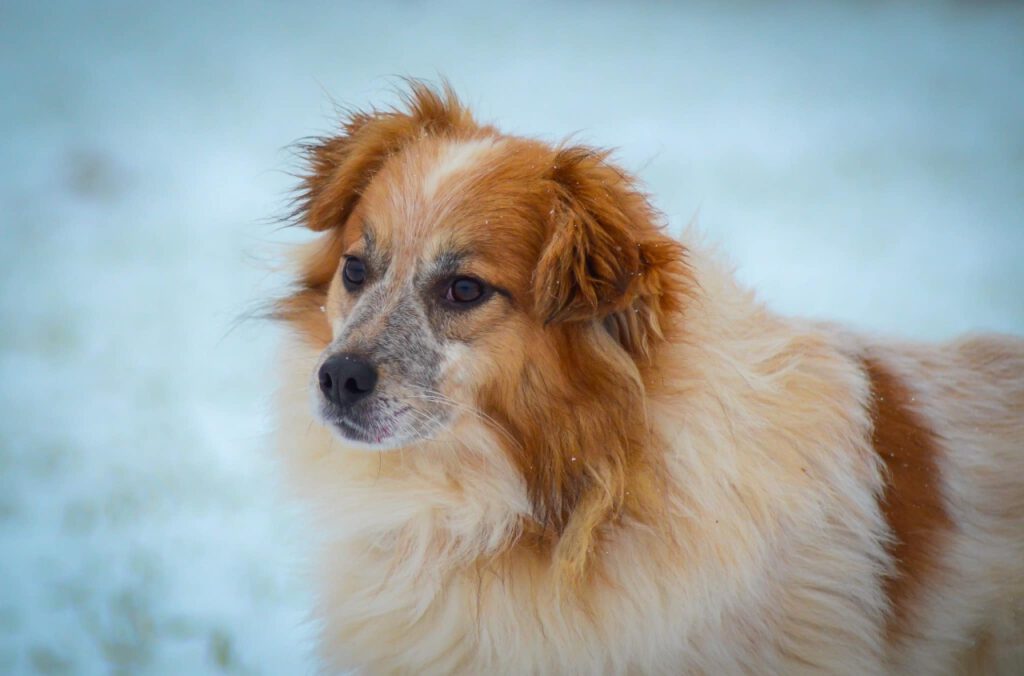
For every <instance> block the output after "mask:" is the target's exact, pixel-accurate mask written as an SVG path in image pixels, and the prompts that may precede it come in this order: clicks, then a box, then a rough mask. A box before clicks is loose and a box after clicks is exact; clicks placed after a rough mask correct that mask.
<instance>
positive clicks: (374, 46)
mask: <svg viewBox="0 0 1024 676" xmlns="http://www.w3.org/2000/svg"><path fill="white" fill-rule="evenodd" d="M1022 36H1024V5H1021V4H1018V3H995V2H992V3H989V2H921V3H915V4H903V3H879V2H849V3H837V4H832V3H823V2H814V3H812V2H807V3H797V4H790V3H785V4H783V3H759V2H752V1H751V2H735V3H728V4H727V6H723V5H722V4H721V3H712V2H707V3H686V4H682V3H664V2H636V3H610V2H587V3H584V2H574V3H557V4H556V3H544V4H540V3H525V4H519V3H516V4H511V3H510V4H506V5H502V6H500V7H499V6H496V5H494V6H492V5H491V4H489V3H473V2H465V3H450V2H446V3H440V4H435V3H422V2H402V3H396V2H383V1H378V2H373V3H368V4H360V5H356V4H349V3H338V2H324V3H298V2H263V3H213V2H203V3H189V2H176V3H160V4H158V3H150V2H131V3H129V2H125V3H97V2H82V3H72V2H64V3H44V2H38V3H37V2H28V1H25V2H15V1H14V0H7V1H5V2H3V3H2V4H0V125H2V131H3V133H2V134H0V284H2V286H0V322H2V323H0V672H3V673H35V672H38V673H53V674H56V673H131V674H140V673H167V674H182V673H188V674H198V673H220V672H227V673H265V674H296V673H307V672H309V671H311V670H312V668H313V666H312V661H311V660H310V659H309V656H308V648H309V635H310V629H309V627H308V626H307V625H306V624H305V622H304V615H303V613H304V609H305V608H306V607H307V605H308V602H309V593H308V590H306V589H305V587H304V586H303V583H302V578H301V575H299V565H298V563H299V561H300V558H301V557H300V556H299V555H300V553H301V549H302V541H303V537H302V534H301V531H300V530H299V529H298V528H297V526H298V523H299V521H298V519H297V518H296V516H295V513H294V511H293V509H292V508H290V507H289V506H288V505H287V503H286V502H285V501H284V500H282V499H281V496H280V494H279V493H280V492H279V489H278V486H277V483H276V481H275V467H274V461H273V453H272V449H271V448H270V444H269V437H270V434H269V432H270V429H271V425H270V418H269V413H270V396H271V393H272V389H273V385H274V383H273V376H274V369H275V365H274V344H275V338H276V336H277V331H278V330H279V329H278V328H277V327H273V326H270V325H267V324H265V323H261V322H249V323H244V324H242V325H241V326H240V327H239V328H237V329H236V330H234V331H229V329H230V328H231V326H232V323H233V320H234V319H235V318H236V317H237V316H239V315H241V314H243V313H245V312H246V311H247V310H249V309H250V308H252V307H253V305H254V304H255V303H258V302H259V301H261V300H264V299H266V298H267V297H268V296H269V295H270V294H271V293H273V292H274V291H275V290H276V289H277V288H279V286H280V284H281V279H280V278H279V277H277V276H275V275H274V274H272V273H269V272H268V265H267V261H268V260H272V259H273V258H274V257H275V256H277V255H278V254H279V251H280V249H279V248H278V244H280V243H282V242H287V241H290V240H294V239H296V237H297V235H298V233H294V232H288V231H281V230H279V229H278V226H277V225H276V224H274V223H272V222H271V219H272V218H273V217H274V216H275V215H280V214H282V213H284V212H285V211H286V210H287V199H288V192H289V190H290V188H291V187H292V185H293V183H294V180H293V179H292V178H291V177H290V176H289V175H288V172H290V171H294V170H295V169H296V165H295V161H294V159H293V157H292V156H291V154H290V153H289V152H288V151H287V149H286V146H287V145H288V144H290V143H292V142H293V141H295V140H297V139H299V138H300V137H304V136H308V135H311V134H322V133H327V132H330V131H331V130H332V129H333V128H334V125H335V122H336V116H335V110H334V102H335V101H336V102H338V103H339V104H342V105H353V106H366V105H372V104H377V105H383V104H388V103H391V102H394V100H395V97H394V96H393V89H394V86H395V85H396V84H397V80H396V79H395V76H401V75H412V76H419V77H425V78H428V79H433V80H436V79H437V78H438V76H439V75H444V76H447V77H448V78H449V79H450V80H451V81H452V83H453V84H454V85H455V86H456V88H457V90H458V91H459V92H460V93H461V94H462V96H463V97H464V98H465V99H466V100H467V101H468V102H469V103H470V104H472V105H473V106H474V107H475V109H476V110H477V112H478V115H479V117H481V118H482V119H484V120H486V121H493V122H496V123H498V124H499V125H501V126H502V127H503V128H505V129H507V130H510V131H514V132H519V133H524V134H529V135H537V136H541V137H543V138H546V139H548V140H558V139H561V138H563V137H564V136H566V135H568V134H571V133H575V134H576V135H577V136H576V138H577V139H578V140H581V141H585V142H589V143H593V144H596V145H601V146H612V147H616V148H618V149H619V152H618V157H619V158H620V159H621V161H622V163H623V164H624V165H625V166H626V167H627V168H629V169H632V170H635V171H636V172H638V173H639V175H640V176H641V177H642V178H643V180H644V181H645V182H646V185H647V187H648V188H649V190H650V191H651V192H652V193H653V195H654V201H655V203H656V204H657V205H658V206H659V207H660V208H661V209H662V210H663V211H664V212H665V213H666V214H667V216H668V218H669V219H670V221H671V223H672V225H673V227H674V228H676V229H678V228H681V227H682V226H683V225H685V224H686V223H688V222H690V221H691V220H693V219H694V218H695V217H698V220H699V223H700V226H701V228H702V229H703V230H704V231H705V232H706V233H707V235H708V237H709V238H710V239H711V240H713V241H717V242H720V243H721V244H722V247H723V249H725V250H726V251H727V252H728V253H729V254H730V256H731V257H732V259H733V260H734V261H735V263H736V265H737V269H738V274H739V275H740V277H741V278H742V279H744V280H746V281H747V282H749V283H751V284H753V285H755V286H756V287H757V288H758V289H759V290H760V291H761V293H762V295H763V297H764V299H765V300H766V301H767V302H768V303H769V304H770V305H772V306H773V307H775V308H777V309H778V310H780V311H783V312H787V313H799V314H805V315H814V316H818V317H823V318H831V319H836V320H842V321H848V322H852V323H854V324H856V325H857V326H860V327H862V328H864V329H869V330H875V331H882V332H886V333H893V334H899V335H904V336H908V337H913V338H926V339H942V338H946V337H949V336H952V335H954V334H956V333H958V332H961V331H966V330H1000V331H1010V332H1018V333H1020V332H1024V262H1022V254H1024V39H1022Z"/></svg>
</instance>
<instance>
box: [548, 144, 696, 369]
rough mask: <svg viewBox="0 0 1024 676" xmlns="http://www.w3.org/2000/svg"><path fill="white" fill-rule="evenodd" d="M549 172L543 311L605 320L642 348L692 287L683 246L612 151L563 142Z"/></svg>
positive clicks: (557, 317)
mask: <svg viewBox="0 0 1024 676" xmlns="http://www.w3.org/2000/svg"><path fill="white" fill-rule="evenodd" d="M551 180H552V182H553V184H554V193H555V203H554V207H553V209H552V210H551V212H550V218H551V222H550V228H551V232H550V235H549V237H548V241H547V243H546V245H545V246H544V249H543V251H542V253H541V256H540V260H539V262H538V265H537V271H536V275H535V277H534V289H533V292H534V299H535V304H536V308H537V311H538V313H539V314H540V317H541V318H542V319H543V320H544V321H545V322H546V323H561V322H579V321H594V320H597V321H602V322H603V323H604V325H605V327H606V328H607V329H608V331H609V332H610V333H611V334H612V336H613V337H615V338H616V339H617V340H618V341H619V343H620V344H621V345H622V346H623V348H625V349H626V351H627V352H629V353H631V354H633V355H634V356H645V355H646V354H647V351H648V348H649V346H650V343H651V342H652V341H653V340H656V339H659V338H661V337H662V332H663V330H664V328H665V320H666V315H667V314H668V313H671V312H674V311H677V310H679V309H680V308H681V304H682V300H683V297H684V296H685V295H686V293H687V289H688V286H689V285H688V283H687V281H688V279H689V275H688V273H687V269H686V263H685V250H684V249H683V247H682V245H680V244H679V243H678V242H677V241H675V240H674V239H672V238H670V237H668V236H667V235H665V234H664V233H663V232H662V230H661V227H660V226H659V224H658V215H657V213H656V212H655V210H654V209H653V208H652V207H651V205H650V203H649V202H648V201H647V197H646V196H645V195H644V194H643V193H642V192H640V190H639V189H638V188H637V187H636V184H635V181H634V179H633V178H632V177H630V176H628V175H627V174H625V172H623V171H621V170H620V169H618V168H616V167H615V166H613V165H612V164H611V163H609V162H608V153H607V152H602V151H595V150H592V149H589V148H585V147H579V146H572V147H566V148H562V149H560V150H559V151H558V152H557V153H556V154H555V158H554V162H553V166H552V169H551Z"/></svg>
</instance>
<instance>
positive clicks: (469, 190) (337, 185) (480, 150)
mask: <svg viewBox="0 0 1024 676" xmlns="http://www.w3.org/2000/svg"><path fill="white" fill-rule="evenodd" d="M307 150H308V167H307V171H306V173H305V176H304V184H303V187H302V192H301V194H300V196H299V200H298V208H297V212H296V214H297V216H298V219H299V220H300V221H301V223H302V224H303V225H304V226H305V227H307V228H309V229H310V230H312V231H315V232H316V233H319V236H317V237H316V238H315V239H313V240H312V241H311V242H309V243H308V244H306V245H304V246H303V247H301V248H300V249H299V251H298V252H297V255H296V258H295V264H296V279H297V283H296V287H295V289H294V292H293V293H291V294H290V295H289V296H287V297H286V298H283V299H281V301H280V302H279V303H278V304H277V306H276V314H277V316H278V317H279V318H281V319H282V320H285V321H286V322H287V323H288V324H289V326H290V327H291V329H292V330H291V332H290V334H291V336H292V340H290V341H289V343H288V345H287V350H286V354H285V355H284V357H283V359H282V364H283V365H284V370H285V374H284V375H285V384H284V386H283V387H282V396H281V400H280V427H281V437H280V439H281V449H282V453H283V458H284V464H285V466H286V468H287V471H288V477H289V481H290V483H291V486H292V487H293V488H294V490H295V491H296V492H297V493H298V494H299V495H300V496H301V497H302V498H303V499H304V500H306V501H308V503H309V504H311V505H312V506H313V508H314V510H313V513H314V514H315V518H316V531H317V533H319V534H320V535H321V536H322V543H321V545H320V546H319V549H318V554H317V557H316V561H317V563H316V570H315V575H316V580H317V582H318V586H319V592H320V593H319V603H318V609H317V617H318V619H319V621H320V623H321V627H322V630H321V639H320V644H319V645H320V654H321V656H322V659H323V662H324V665H325V668H326V669H327V670H331V671H333V670H344V669H348V668H357V669H360V670H364V671H366V672H371V673H392V672H397V673H411V674H424V673H469V674H483V673H516V674H520V673H522V674H525V673H544V674H568V673H578V674H597V673H621V674H626V673H629V674H639V673H645V674H646V673H651V674H680V673H704V674H738V673H779V674H793V673H804V672H827V673H850V674H878V673H908V674H938V673H951V672H981V673H993V672H999V673H1007V674H1020V673H1024V341H1021V340H1018V339H1015V338H1010V337H1002V336H981V337H971V338H965V339H962V340H958V341H955V342H953V343H949V344H946V345H941V346H930V345H917V344H902V343H895V342H889V341H884V342H883V341H879V340H876V339H873V338H871V337H867V336H861V335H858V334H856V333H853V332H848V331H846V330H844V329H842V328H839V327H835V326H830V325H823V324H818V323H812V322H807V321H798V320H793V319H788V318H784V317H780V316H777V315H775V314H773V313H772V312H770V311H768V310H767V309H765V307H764V306H763V305H761V304H760V303H759V302H758V301H757V300H756V298H755V296H754V295H753V294H752V293H751V292H750V291H748V290H746V289H744V288H742V287H741V286H739V285H738V284H737V283H736V281H735V280H734V279H733V277H732V275H731V273H730V270H729V268H728V267H727V265H725V264H724V263H723V262H721V261H720V260H719V259H718V257H717V256H716V255H715V254H714V253H713V252H711V251H710V250H708V248H707V247H705V246H703V245H702V244H701V243H700V242H699V241H697V240H696V238H695V237H693V236H687V237H686V239H685V240H684V241H682V242H680V241H676V240H675V239H672V238H670V237H669V236H668V235H666V234H665V233H664V232H663V231H662V228H661V227H660V225H659V217H658V215H657V213H656V212H655V211H654V210H653V209H652V208H651V206H650V204H649V202H648V200H647V199H646V197H645V196H644V195H643V194H642V193H641V192H640V191H639V190H638V188H637V185H636V182H635V180H634V179H633V178H632V177H630V176H629V175H627V174H626V173H625V172H623V171H622V170H621V169H619V168H617V167H615V166H614V165H613V164H612V163H610V161H609V158H608V156H607V154H606V153H604V152H599V151H595V150H593V149H589V148H585V147H577V146H572V145H560V146H554V147H553V146H551V145H549V144H545V143H542V142H539V141H536V140H531V139H526V138H520V137H516V136H510V135H506V134H503V133H501V132H499V131H498V130H496V129H495V128H493V127H490V126H486V125H482V124H479V123H478V122H476V121H474V119H473V118H472V116H471V115H470V113H469V112H468V111H467V110H466V109H465V107H464V106H463V105H461V104H460V103H459V101H458V100H457V99H456V98H455V96H454V95H453V94H452V93H451V92H450V91H449V90H447V89H444V90H440V91H439V90H436V89H432V88H429V87H426V86H422V85H418V84H414V85H413V86H412V87H411V91H410V92H409V94H408V95H407V96H406V98H405V100H404V104H403V105H402V107H400V108H397V109H390V110H384V111H370V112H365V113H361V112H357V113H353V114H351V115H350V116H349V117H348V118H347V119H346V120H345V121H344V123H343V125H342V129H341V130H340V132H339V133H338V134H337V135H336V136H332V137H329V138H324V139H321V140H318V141H316V142H314V143H312V144H311V145H310V146H308V148H307ZM311 398H312V402H313V405H312V406H310V400H311Z"/></svg>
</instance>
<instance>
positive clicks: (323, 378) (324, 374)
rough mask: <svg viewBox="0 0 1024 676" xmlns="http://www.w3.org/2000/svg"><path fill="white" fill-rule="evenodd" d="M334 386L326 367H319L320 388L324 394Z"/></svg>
mask: <svg viewBox="0 0 1024 676" xmlns="http://www.w3.org/2000/svg"><path fill="white" fill-rule="evenodd" d="M333 387H334V379H333V378H331V374H330V373H329V372H328V371H327V369H320V390H321V391H322V392H323V393H324V394H328V393H329V392H330V391H331V389H332V388H333Z"/></svg>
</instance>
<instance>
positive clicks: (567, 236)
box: [280, 85, 687, 531]
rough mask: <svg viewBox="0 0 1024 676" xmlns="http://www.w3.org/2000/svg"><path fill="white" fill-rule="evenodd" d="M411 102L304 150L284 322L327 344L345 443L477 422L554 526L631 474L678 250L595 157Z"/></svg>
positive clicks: (399, 438) (437, 98)
mask: <svg viewBox="0 0 1024 676" xmlns="http://www.w3.org/2000/svg"><path fill="white" fill-rule="evenodd" d="M405 103H406V105H405V106H404V107H403V108H401V109H396V110H389V111H383V112H381V111H373V112H370V113H356V114H353V115H351V116H350V117H349V118H348V119H347V121H346V122H345V124H344V126H343V129H342V131H341V133H340V134H338V135H337V136H334V137H331V138H326V139H323V140H321V141H319V142H317V143H315V144H313V145H311V146H310V147H309V148H308V153H309V172H308V175H307V177H306V179H305V183H304V189H303V192H302V194H301V196H300V199H299V209H298V212H297V213H298V216H299V217H300V219H301V221H302V223H303V224H304V225H305V226H306V227H308V228H310V229H312V230H314V231H317V232H321V233H322V235H321V236H320V237H319V238H318V239H317V240H316V241H314V242H313V243H311V244H309V245H307V247H306V248H305V249H303V251H302V254H301V256H300V260H299V267H300V280H299V281H300V285H299V287H298V289H297V290H296V292H295V293H294V294H293V295H292V296H290V297H288V298H286V299H285V300H284V301H282V303H281V304H280V314H281V316H283V317H284V318H286V319H288V320H290V321H292V322H293V323H294V324H295V326H296V327H297V328H298V329H299V330H300V332H301V333H302V334H303V335H304V336H305V337H306V338H307V339H308V340H310V341H311V342H312V343H313V344H315V345H316V346H317V347H318V348H320V349H322V353H321V357H320V360H319V362H318V364H317V366H316V369H315V371H314V372H313V373H312V374H310V387H311V389H312V391H313V393H314V396H315V398H316V401H317V407H318V410H319V414H320V417H321V419H322V421H323V422H324V423H325V424H327V425H330V426H333V428H334V429H335V431H336V433H337V434H338V435H339V436H340V437H341V438H342V439H343V440H344V441H345V442H347V443H348V444H350V445H353V446H360V447H363V448H367V449H376V450H383V449H388V448H396V447H408V446H412V445H415V444H416V443H417V442H419V441H422V440H425V439H428V438H439V437H443V436H444V435H446V434H458V430H459V428H460V426H462V425H482V426H485V427H488V428H489V429H490V430H491V431H492V432H494V433H495V438H496V439H497V440H498V443H500V444H502V445H504V446H505V450H506V451H507V452H508V453H509V454H511V456H512V457H513V459H514V460H515V462H516V463H517V466H519V467H520V468H521V470H522V472H523V474H524V476H525V479H526V484H527V486H528V488H529V490H530V494H531V498H532V499H533V502H534V504H535V511H536V515H537V518H538V521H539V522H541V523H543V524H545V525H550V526H551V527H553V528H554V529H555V530H559V531H560V530H562V529H564V528H565V526H566V524H567V521H568V515H569V513H570V512H571V511H572V508H573V507H574V506H575V505H576V504H578V503H579V501H580V500H583V499H584V496H585V494H586V487H587V486H589V485H597V484H608V486H606V487H607V488H608V489H609V490H611V491H613V492H614V490H616V489H615V488H614V486H612V485H611V484H614V483H615V482H614V481H613V479H612V478H611V474H614V473H616V472H620V473H621V472H625V471H628V470H629V468H630V467H632V466H635V465H636V464H637V463H638V462H640V461H639V460H637V459H636V458H634V457H631V455H630V454H631V453H634V451H631V450H630V449H631V448H634V449H635V447H637V446H643V444H645V443H646V441H645V439H643V438H641V437H642V436H643V435H644V434H645V433H646V430H647V428H646V423H645V411H644V407H643V395H644V388H645V382H644V380H645V368H646V365H647V364H649V363H650V360H651V359H652V357H653V355H654V354H656V352H657V350H658V348H659V345H660V344H661V343H662V342H663V341H664V340H665V334H666V332H669V331H672V330H675V325H676V324H677V322H674V321H673V318H672V315H673V314H674V313H676V312H678V311H679V310H680V307H681V303H682V299H683V297H684V296H685V293H686V289H687V274H686V269H685V266H684V263H683V251H682V249H681V247H680V245H679V244H677V243H676V242H675V241H674V240H672V239H670V238H668V237H667V236H665V235H663V234H662V232H661V231H660V229H659V227H658V225H657V222H656V215H655V213H654V212H653V211H652V209H651V207H650V206H649V204H648V202H647V200H646V199H645V197H644V196H643V195H642V194H641V193H640V192H639V191H638V190H637V189H636V187H635V185H634V182H633V180H632V179H631V178H630V177H629V176H627V175H625V174H624V173H623V172H622V171H620V170H618V169H617V168H615V167H614V166H613V165H611V164H610V163H609V162H608V160H607V156H606V153H603V152H597V151H594V150H591V149H587V148H582V147H577V146H557V147H552V146H549V145H547V144H544V143H541V142H538V141H534V140H529V139H523V138H519V137H513V136H507V135H503V134H500V133H499V132H498V131H496V130H495V129H494V128H492V127H488V126H482V125H480V124H478V123H476V122H475V121H474V120H473V119H472V117H471V116H470V114H469V113H468V112H467V111H466V109H465V108H464V107H462V106H461V105H460V103H459V102H458V101H457V100H456V99H455V97H454V96H453V95H452V94H451V92H450V91H447V90H445V91H444V92H440V93H439V92H437V91H435V90H433V89H430V88H427V87H424V86H419V85H414V86H413V88H412V91H411V93H410V95H409V96H408V97H407V100H406V102H405ZM613 497H614V496H613ZM619 497H621V496H619Z"/></svg>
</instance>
